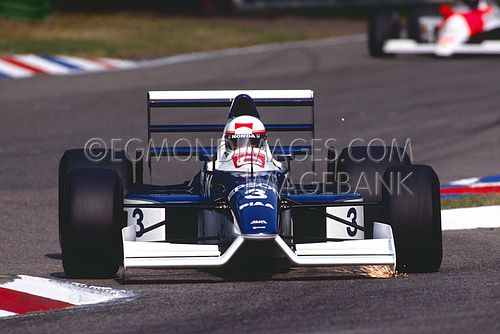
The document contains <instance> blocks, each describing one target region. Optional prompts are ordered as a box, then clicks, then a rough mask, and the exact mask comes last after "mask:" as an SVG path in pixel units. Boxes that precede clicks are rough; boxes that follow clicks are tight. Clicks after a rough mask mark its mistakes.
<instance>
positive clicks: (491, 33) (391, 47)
mask: <svg viewBox="0 0 500 334" xmlns="http://www.w3.org/2000/svg"><path fill="white" fill-rule="evenodd" d="M368 30H369V31H368V34H369V37H368V48H369V51H370V54H371V55H372V56H373V57H383V56H387V55H394V54H433V55H436V56H442V57H449V56H452V55H455V54H485V55H488V54H489V55H492V54H500V8H499V7H498V5H497V4H496V3H495V2H490V1H487V0H479V1H478V0H470V1H464V2H458V3H457V4H456V5H455V6H453V7H452V6H451V5H448V4H443V5H440V6H439V5H437V4H420V5H414V6H412V7H411V8H410V12H409V16H408V19H407V38H403V39H402V38H400V36H401V24H400V19H399V15H398V13H397V12H396V11H395V10H392V9H387V8H386V9H381V10H377V11H375V12H374V14H373V15H372V16H371V18H370V23H369V28H368Z"/></svg>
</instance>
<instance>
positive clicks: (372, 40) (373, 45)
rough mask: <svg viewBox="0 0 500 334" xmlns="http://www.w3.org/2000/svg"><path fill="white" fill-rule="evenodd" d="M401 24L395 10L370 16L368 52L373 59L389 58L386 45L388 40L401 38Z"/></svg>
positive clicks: (387, 10)
mask: <svg viewBox="0 0 500 334" xmlns="http://www.w3.org/2000/svg"><path fill="white" fill-rule="evenodd" d="M400 31H401V24H400V22H399V15H398V13H397V12H396V11H395V10H393V9H379V10H377V11H375V12H374V13H373V14H372V15H371V16H370V21H369V23H368V50H369V51H370V55H371V56H372V57H387V56H390V54H388V53H385V52H384V44H385V42H386V41H387V40H388V39H393V38H399V36H400Z"/></svg>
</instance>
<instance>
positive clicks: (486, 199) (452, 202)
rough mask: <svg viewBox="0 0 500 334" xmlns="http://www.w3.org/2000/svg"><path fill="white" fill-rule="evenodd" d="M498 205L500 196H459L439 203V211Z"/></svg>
mask: <svg viewBox="0 0 500 334" xmlns="http://www.w3.org/2000/svg"><path fill="white" fill-rule="evenodd" d="M488 205H500V194H488V195H473V196H460V197H456V198H448V199H444V200H442V201H441V209H443V210H446V209H457V208H472V207H478V206H488Z"/></svg>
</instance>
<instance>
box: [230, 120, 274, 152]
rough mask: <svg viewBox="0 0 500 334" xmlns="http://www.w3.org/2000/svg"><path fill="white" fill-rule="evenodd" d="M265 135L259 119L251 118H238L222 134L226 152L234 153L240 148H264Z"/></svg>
mask: <svg viewBox="0 0 500 334" xmlns="http://www.w3.org/2000/svg"><path fill="white" fill-rule="evenodd" d="M266 140H267V133H266V128H265V127H264V124H263V123H262V122H261V121H260V119H258V118H256V117H253V116H238V117H236V118H234V119H232V120H231V121H230V122H229V124H228V125H227V128H226V132H225V133H224V141H225V144H226V151H228V152H234V151H238V150H240V149H242V148H248V149H249V150H252V149H253V148H257V149H260V148H262V147H264V146H265V144H266Z"/></svg>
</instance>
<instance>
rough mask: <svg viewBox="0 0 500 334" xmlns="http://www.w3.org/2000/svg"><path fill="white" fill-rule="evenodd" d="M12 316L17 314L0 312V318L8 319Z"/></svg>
mask: <svg viewBox="0 0 500 334" xmlns="http://www.w3.org/2000/svg"><path fill="white" fill-rule="evenodd" d="M12 315H17V313H12V312H9V311H4V310H0V318H1V317H10V316H12Z"/></svg>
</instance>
